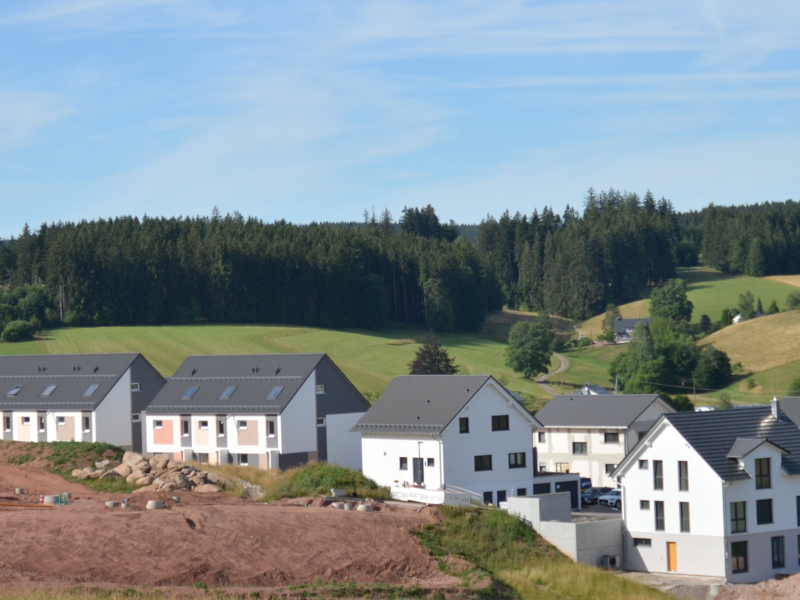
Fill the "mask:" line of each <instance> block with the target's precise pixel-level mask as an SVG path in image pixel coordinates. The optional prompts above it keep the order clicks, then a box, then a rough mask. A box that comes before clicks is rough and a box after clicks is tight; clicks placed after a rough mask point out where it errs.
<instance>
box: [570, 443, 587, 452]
mask: <svg viewBox="0 0 800 600" xmlns="http://www.w3.org/2000/svg"><path fill="white" fill-rule="evenodd" d="M572 453H573V454H586V442H572Z"/></svg>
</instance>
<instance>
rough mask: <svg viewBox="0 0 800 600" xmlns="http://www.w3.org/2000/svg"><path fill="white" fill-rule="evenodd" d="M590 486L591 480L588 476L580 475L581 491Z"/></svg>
mask: <svg viewBox="0 0 800 600" xmlns="http://www.w3.org/2000/svg"><path fill="white" fill-rule="evenodd" d="M590 487H592V480H591V479H589V478H588V477H581V491H583V490H588V489H589V488H590Z"/></svg>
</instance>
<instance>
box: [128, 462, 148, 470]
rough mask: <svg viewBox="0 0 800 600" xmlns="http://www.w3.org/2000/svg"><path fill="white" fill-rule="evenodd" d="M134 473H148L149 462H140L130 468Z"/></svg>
mask: <svg viewBox="0 0 800 600" xmlns="http://www.w3.org/2000/svg"><path fill="white" fill-rule="evenodd" d="M131 469H132V470H134V471H141V472H142V473H147V472H148V471H150V462H149V461H146V460H140V461H139V462H138V463H136V464H135V465H133V466H132V467H131Z"/></svg>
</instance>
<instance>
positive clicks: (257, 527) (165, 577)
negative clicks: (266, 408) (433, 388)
mask: <svg viewBox="0 0 800 600" xmlns="http://www.w3.org/2000/svg"><path fill="white" fill-rule="evenodd" d="M17 487H23V488H25V490H26V494H25V495H23V496H18V495H15V494H14V488H17ZM59 492H69V493H71V494H72V498H73V503H72V504H70V505H67V506H57V507H54V508H24V507H21V506H0V584H4V585H12V586H13V585H15V584H22V585H25V584H30V583H31V582H36V584H37V585H38V584H42V585H45V586H47V585H50V584H72V585H74V584H120V585H131V586H185V585H192V584H195V583H197V582H200V581H202V582H204V583H205V584H206V585H209V586H212V585H213V586H226V587H229V586H259V587H280V586H285V585H290V584H294V585H297V584H312V583H319V582H320V581H322V582H325V583H329V582H338V583H347V582H351V581H354V582H359V583H383V584H394V585H412V584H417V585H420V586H423V587H428V588H436V587H447V586H454V585H455V586H457V585H458V584H459V582H460V580H459V579H458V578H456V577H451V576H449V575H445V574H443V573H442V572H440V571H439V569H438V566H437V562H436V560H435V559H434V558H433V557H431V556H430V555H429V553H428V552H427V550H426V549H425V548H424V547H422V546H421V545H420V544H419V542H418V541H417V539H416V538H415V537H414V536H413V535H412V534H411V533H410V531H411V530H412V529H415V528H419V527H421V526H423V525H425V524H426V523H431V522H434V521H435V520H436V519H438V518H439V517H438V512H436V511H433V510H431V509H422V510H421V511H417V510H415V509H411V510H409V509H405V508H398V507H394V506H387V505H381V508H382V510H379V511H378V512H373V513H363V512H357V511H342V510H337V509H333V508H332V507H330V506H326V507H324V506H322V504H323V503H322V502H321V501H320V500H319V499H315V500H314V499H295V500H292V501H285V502H283V503H278V504H277V505H264V504H262V503H258V502H253V501H248V500H241V499H238V498H234V497H232V496H229V495H226V494H222V493H220V494H195V493H186V492H183V493H181V494H180V496H181V502H180V503H175V502H174V501H173V500H172V499H171V494H156V493H142V494H132V495H130V496H125V495H123V494H105V493H100V492H95V491H93V490H90V489H88V488H86V487H84V486H82V485H80V484H74V483H69V482H67V481H65V480H63V479H62V478H60V477H58V476H57V475H53V474H51V473H48V472H46V471H45V470H44V469H42V468H41V467H37V466H34V465H23V466H21V467H15V466H12V465H8V464H0V503H8V504H15V505H20V504H25V503H34V502H36V503H38V500H39V495H40V494H57V493H59ZM124 497H128V498H131V502H133V503H134V504H133V505H132V506H130V507H128V508H125V509H123V508H113V509H109V508H106V507H105V504H104V503H105V501H107V500H112V499H113V500H122V499H123V498H124ZM150 499H160V500H162V501H163V502H164V505H165V510H161V511H150V510H144V506H145V504H146V501H147V500H150Z"/></svg>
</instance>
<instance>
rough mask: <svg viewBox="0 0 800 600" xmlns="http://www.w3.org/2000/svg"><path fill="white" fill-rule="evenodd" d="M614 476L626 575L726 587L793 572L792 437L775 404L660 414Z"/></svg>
mask: <svg viewBox="0 0 800 600" xmlns="http://www.w3.org/2000/svg"><path fill="white" fill-rule="evenodd" d="M796 412H797V411H796ZM614 476H615V477H616V478H617V479H618V480H619V482H620V484H621V485H622V510H623V519H624V527H623V531H624V564H625V568H626V569H628V570H632V571H649V572H660V573H666V572H674V573H678V574H685V575H701V576H709V577H720V578H725V579H726V580H727V581H729V582H733V583H750V582H755V581H760V580H763V579H767V578H770V577H774V576H776V575H778V574H786V573H797V572H800V566H799V565H798V559H797V549H798V543H799V542H800V429H798V427H797V425H796V424H795V423H794V422H793V421H792V419H791V418H790V417H789V416H788V415H787V414H786V413H785V412H784V411H783V410H781V409H780V404H779V403H778V402H777V401H773V404H772V406H756V407H746V408H735V409H731V410H723V411H720V410H717V411H709V412H690V413H676V414H665V415H664V416H663V417H661V419H660V420H659V421H658V423H656V425H655V426H654V427H653V428H652V429H651V430H650V431H649V432H648V433H647V435H645V437H644V438H643V439H642V440H641V441H640V442H639V444H638V445H637V446H636V448H635V449H634V450H633V451H632V452H631V453H630V454H629V455H628V456H627V457H626V458H625V459H624V460H623V461H622V463H621V464H620V466H619V468H618V469H617V470H616V472H615V473H614Z"/></svg>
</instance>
